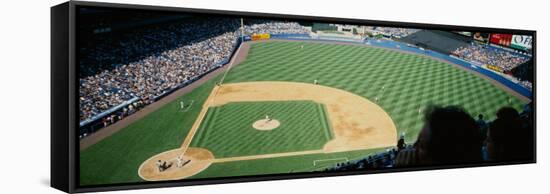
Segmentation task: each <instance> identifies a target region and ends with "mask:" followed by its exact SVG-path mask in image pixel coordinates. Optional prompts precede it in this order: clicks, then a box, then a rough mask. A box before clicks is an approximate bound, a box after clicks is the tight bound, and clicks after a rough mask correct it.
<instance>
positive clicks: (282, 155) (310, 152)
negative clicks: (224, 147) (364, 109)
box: [212, 149, 324, 163]
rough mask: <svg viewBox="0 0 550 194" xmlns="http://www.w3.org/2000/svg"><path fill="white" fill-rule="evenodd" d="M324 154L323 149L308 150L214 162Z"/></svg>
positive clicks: (238, 157) (230, 158) (223, 160)
mask: <svg viewBox="0 0 550 194" xmlns="http://www.w3.org/2000/svg"><path fill="white" fill-rule="evenodd" d="M321 153H324V151H323V150H322V149H320V150H308V151H299V152H284V153H275V154H261V155H251V156H237V157H229V158H217V159H214V160H213V161H212V162H214V163H215V162H233V161H240V160H254V159H264V158H276V157H284V156H297V155H306V154H321Z"/></svg>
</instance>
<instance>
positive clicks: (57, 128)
mask: <svg viewBox="0 0 550 194" xmlns="http://www.w3.org/2000/svg"><path fill="white" fill-rule="evenodd" d="M78 7H101V8H109V9H139V10H145V11H161V12H186V13H197V14H198V13H200V14H213V15H225V16H246V17H258V18H269V19H292V20H303V21H316V22H327V23H344V24H361V25H373V26H386V27H408V28H421V29H433V30H455V31H475V32H493V33H495V32H497V33H498V32H505V33H513V34H519V35H531V36H533V45H532V56H533V57H532V59H533V63H534V64H533V65H534V72H533V74H534V75H533V77H534V80H536V48H537V47H536V43H537V41H536V31H533V30H520V29H504V28H485V27H473V26H455V25H441V24H425V23H407V22H395V21H378V20H364V19H349V18H333V17H319V16H303V15H288V14H273V13H256V12H241V11H226V10H210V9H194V8H179V7H163V6H148V5H131V4H114V3H102V2H86V1H69V2H65V3H63V4H59V5H56V6H53V7H52V8H51V186H52V187H54V188H56V189H59V190H61V191H64V192H68V193H75V192H76V193H80V192H93V191H94V192H95V191H112V190H127V189H145V188H159V187H174V186H189V185H205V184H221V183H236V182H250V181H267V180H281V179H297V178H315V177H329V176H344V175H360V174H377V173H388V172H404V171H419V170H437V169H451V168H465V167H483V166H495V165H512V164H527V163H536V129H537V127H536V113H534V123H535V126H534V130H535V139H534V142H533V147H534V148H535V149H534V152H535V153H534V156H535V157H534V158H533V160H532V161H521V162H495V163H482V164H463V165H443V166H429V167H411V168H397V169H393V168H392V169H380V170H369V171H345V172H344V171H342V172H330V173H328V172H310V173H291V174H290V173H289V174H277V175H254V176H242V177H231V178H208V179H199V180H185V181H159V182H145V183H143V182H140V183H124V184H109V185H99V186H89V187H88V186H84V187H83V186H79V167H78V164H79V149H78V146H79V144H78V141H79V137H78V133H77V130H78V128H79V125H78V120H77V119H78V117H77V113H78V110H77V109H78V106H79V105H78V95H77V94H78V93H77V91H78V84H77V83H78V74H77V72H78V65H76V64H78V63H77V61H78V59H77V55H76V53H75V52H77V51H76V48H78V42H77V38H76V36H77V35H76V27H77V26H78V24H77V21H78V19H77V17H78V15H77V14H76V10H77V8H78ZM536 85H537V83H536V81H535V82H534V83H533V90H532V93H533V97H532V101H533V105H534V107H535V110H536V88H537V87H536Z"/></svg>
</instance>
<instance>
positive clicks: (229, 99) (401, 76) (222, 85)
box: [80, 40, 528, 185]
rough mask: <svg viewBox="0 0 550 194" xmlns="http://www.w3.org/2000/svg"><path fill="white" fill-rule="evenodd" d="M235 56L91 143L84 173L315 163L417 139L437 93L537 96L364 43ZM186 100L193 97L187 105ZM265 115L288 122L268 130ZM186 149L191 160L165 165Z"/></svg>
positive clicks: (239, 171)
mask: <svg viewBox="0 0 550 194" xmlns="http://www.w3.org/2000/svg"><path fill="white" fill-rule="evenodd" d="M228 66H229V67H228V68H226V69H225V70H224V71H223V72H219V74H217V75H214V74H212V75H211V77H206V78H204V79H205V80H206V81H205V82H204V83H202V84H200V85H198V86H197V87H196V88H195V89H193V90H192V91H190V92H188V93H185V94H179V93H176V94H177V96H176V94H174V96H172V97H174V98H170V97H169V98H170V99H171V101H169V102H166V104H162V106H161V105H158V107H157V108H156V109H151V110H145V111H149V112H147V114H145V115H144V116H143V117H142V118H141V119H137V120H135V121H133V122H132V123H129V124H128V125H127V126H125V127H124V128H121V129H120V131H118V132H116V133H114V134H112V135H110V136H108V137H105V138H104V139H102V140H101V141H98V142H97V143H95V144H93V145H90V146H89V147H86V148H85V149H82V150H81V152H80V182H81V184H82V185H96V184H109V183H129V182H140V181H158V180H179V179H198V178H211V177H231V176H242V175H258V174H277V173H289V172H308V171H313V170H318V169H320V168H322V167H326V166H328V165H332V164H336V163H338V162H343V161H349V160H353V159H356V158H360V157H364V156H365V155H367V154H370V153H376V152H378V151H380V150H385V149H386V148H388V147H392V146H395V144H396V140H397V139H398V136H399V135H398V134H404V135H405V140H406V141H407V142H413V141H414V140H416V137H417V136H418V132H419V130H420V129H421V127H422V116H423V115H422V114H421V113H422V110H423V109H424V108H425V107H427V106H430V105H433V104H436V105H437V104H456V105H461V106H463V107H464V108H465V109H466V110H468V111H469V112H470V114H484V115H487V117H488V118H487V119H494V115H496V113H495V112H496V110H498V108H499V107H502V106H511V107H514V108H516V109H520V108H521V106H522V105H523V104H525V103H526V102H528V99H526V98H524V97H520V96H518V95H517V94H514V93H511V92H509V91H508V90H505V89H503V86H502V85H499V84H498V83H495V82H494V81H491V80H489V79H488V78H486V77H483V76H481V75H478V74H475V73H472V72H470V71H468V70H465V69H463V68H460V67H457V66H456V65H453V64H449V63H446V62H443V61H440V60H436V59H433V58H430V57H427V56H422V55H418V54H411V53H406V52H401V51H397V50H392V49H385V48H377V47H373V46H369V45H364V44H362V45H358V44H341V43H337V42H332V43H327V42H316V41H286V40H284V41H283V40H277V41H273V40H269V41H253V42H243V43H241V45H240V48H239V49H238V50H237V51H236V53H235V54H234V56H233V58H232V60H231V62H230V64H229V65H228ZM334 67H338V68H334ZM182 100H185V101H188V102H190V101H191V100H192V101H193V107H191V108H189V109H187V110H186V111H180V109H181V105H180V102H181V101H182ZM151 106H155V104H152V105H151ZM266 116H268V118H266ZM261 119H267V120H269V119H272V120H276V121H277V122H279V125H278V126H277V127H275V128H273V129H271V130H266V131H261V130H257V129H255V128H254V127H253V123H254V122H256V121H258V120H261ZM178 156H183V158H184V159H188V160H190V162H189V164H186V165H184V166H183V167H181V168H174V167H172V168H170V169H169V170H168V171H166V173H159V172H158V171H157V170H156V169H155V168H156V167H155V162H156V161H157V160H159V159H161V160H163V161H168V162H174V161H175V159H176V158H177V157H178Z"/></svg>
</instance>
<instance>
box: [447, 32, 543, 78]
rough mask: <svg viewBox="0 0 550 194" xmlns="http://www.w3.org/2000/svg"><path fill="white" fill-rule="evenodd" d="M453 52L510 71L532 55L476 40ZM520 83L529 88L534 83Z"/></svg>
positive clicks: (470, 59) (464, 57) (469, 59)
mask: <svg viewBox="0 0 550 194" xmlns="http://www.w3.org/2000/svg"><path fill="white" fill-rule="evenodd" d="M452 54H454V55H456V56H458V57H460V58H462V59H465V60H468V61H474V62H477V63H481V64H487V65H493V66H496V67H499V68H500V69H502V71H503V72H510V71H511V70H512V69H515V68H516V67H518V66H519V65H521V64H523V63H525V62H527V61H528V60H529V59H530V57H528V56H525V55H520V54H516V53H514V52H511V51H506V50H503V49H496V48H490V47H489V46H487V45H482V44H478V43H474V42H472V43H471V44H470V45H468V46H465V47H460V48H457V49H456V50H455V51H453V52H452ZM518 83H519V84H521V85H522V86H524V87H525V88H527V89H532V88H533V84H532V82H530V81H527V80H518Z"/></svg>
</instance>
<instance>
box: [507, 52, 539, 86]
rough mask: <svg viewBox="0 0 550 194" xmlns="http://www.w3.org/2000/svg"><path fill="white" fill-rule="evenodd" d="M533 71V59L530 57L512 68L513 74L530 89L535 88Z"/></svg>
mask: <svg viewBox="0 0 550 194" xmlns="http://www.w3.org/2000/svg"><path fill="white" fill-rule="evenodd" d="M533 72H534V69H533V59H529V60H528V61H526V62H525V63H522V64H521V65H518V66H517V67H515V68H514V69H512V75H513V76H514V77H516V78H518V80H519V83H520V84H521V85H523V86H524V87H526V88H529V89H532V88H533Z"/></svg>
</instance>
